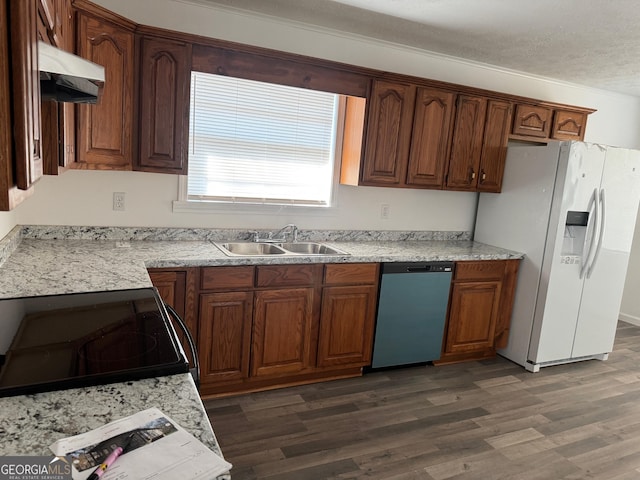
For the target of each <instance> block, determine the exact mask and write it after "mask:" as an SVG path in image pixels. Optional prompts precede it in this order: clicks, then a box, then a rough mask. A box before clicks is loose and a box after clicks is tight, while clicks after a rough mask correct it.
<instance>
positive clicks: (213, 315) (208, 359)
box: [198, 292, 253, 384]
mask: <svg viewBox="0 0 640 480" xmlns="http://www.w3.org/2000/svg"><path fill="white" fill-rule="evenodd" d="M252 319H253V292H221V293H205V294H202V295H200V334H199V335H198V355H199V357H200V377H201V381H202V383H203V384H206V383H212V382H217V381H225V380H242V379H243V378H247V377H248V376H249V353H250V344H251V324H252Z"/></svg>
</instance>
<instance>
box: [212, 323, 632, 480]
mask: <svg viewBox="0 0 640 480" xmlns="http://www.w3.org/2000/svg"><path fill="white" fill-rule="evenodd" d="M204 403H205V407H206V408H207V412H208V414H209V417H210V419H211V422H212V424H213V426H214V430H215V432H216V435H217V437H218V441H219V442H220V444H221V446H222V451H223V452H224V454H225V457H226V458H227V460H229V461H230V462H231V463H232V464H233V465H234V467H233V469H232V471H231V473H232V479H233V480H242V479H278V480H294V479H295V480H314V479H322V480H324V479H365V478H366V479H386V480H409V479H431V480H444V479H451V480H458V479H459V480H467V479H481V480H498V479H504V480H534V479H536V480H537V479H539V480H578V479H603V480H605V479H606V480H628V479H640V328H639V327H635V326H633V325H630V324H627V323H624V322H620V324H619V326H618V332H617V337H616V345H615V348H614V352H612V354H611V355H610V356H609V360H607V361H605V362H600V361H597V360H592V361H587V362H581V363H576V364H571V365H563V366H556V367H547V368H543V369H542V370H541V372H540V373H535V374H532V373H528V372H526V371H525V370H524V369H523V368H522V367H519V366H517V365H515V364H513V363H511V362H509V361H507V360H505V359H503V358H500V357H499V358H496V359H492V360H486V361H482V362H471V363H465V364H459V365H449V366H439V367H432V366H427V367H412V368H404V369H398V370H391V371H384V372H375V373H369V374H366V375H364V376H363V377H361V378H355V379H349V380H337V381H333V382H327V383H320V384H315V385H308V386H301V387H293V388H286V389H281V390H274V391H271V392H262V393H256V394H249V395H242V396H237V397H231V398H224V399H214V400H206V401H205V402H204Z"/></svg>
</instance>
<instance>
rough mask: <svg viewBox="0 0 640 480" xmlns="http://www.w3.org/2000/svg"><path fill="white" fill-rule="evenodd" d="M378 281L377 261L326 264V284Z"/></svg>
mask: <svg viewBox="0 0 640 480" xmlns="http://www.w3.org/2000/svg"><path fill="white" fill-rule="evenodd" d="M377 281H378V264H377V263H360V264H358V263H349V264H332V265H326V266H325V269H324V283H325V285H341V284H347V283H376V282H377Z"/></svg>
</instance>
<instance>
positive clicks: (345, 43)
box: [0, 0, 640, 318]
mask: <svg viewBox="0 0 640 480" xmlns="http://www.w3.org/2000/svg"><path fill="white" fill-rule="evenodd" d="M94 1H95V2H96V3H98V4H101V5H103V6H105V7H106V8H109V9H110V10H113V11H116V12H118V13H121V14H122V15H124V16H126V17H129V18H131V19H132V20H134V21H137V22H139V23H142V24H146V25H154V26H158V27H163V28H168V29H173V30H182V31H185V32H189V33H194V34H199V35H205V36H211V37H216V38H221V39H224V40H230V41H236V42H240V43H246V44H252V45H259V46H264V47H267V48H273V49H277V50H285V51H290V52H293V53H299V54H304V55H309V56H315V57H319V58H326V59H330V60H335V61H339V62H345V63H351V64H356V65H361V66H365V67H371V68H377V69H381V70H387V71H394V72H399V73H406V74H412V75H417V76H423V77H427V78H432V79H436V80H442V81H448V82H453V83H458V84H463V85H470V86H475V87H479V88H486V89H489V90H497V91H503V92H508V93H512V94H516V95H522V96H528V97H533V98H538V99H541V100H547V101H552V102H559V103H566V104H573V105H580V106H586V107H591V108H595V109H597V110H598V111H597V112H595V113H594V114H592V115H591V116H590V117H589V123H588V128H587V136H586V138H585V140H586V141H590V142H598V143H604V144H609V145H617V146H621V147H629V148H640V137H639V136H638V134H637V132H638V131H640V99H639V98H636V97H630V96H625V95H618V94H614V93H608V92H604V91H600V90H594V89H589V88H585V87H580V86H576V85H570V84H566V83H563V82H557V81H554V80H550V79H544V78H537V77H534V76H529V75H526V74H522V73H518V72H510V71H505V70H501V69H498V68H493V67H489V66H486V65H481V64H475V63H472V62H466V61H460V60H457V59H452V58H447V57H443V56H440V55H435V54H431V53H429V52H424V51H420V50H416V49H412V48H406V47H402V46H398V45H393V44H389V43H384V42H380V41H376V40H373V39H368V38H363V37H358V36H352V35H346V34H342V33H339V32H334V31H330V30H327V29H321V28H316V27H310V26H307V25H302V24H297V23H293V22H285V21H281V20H279V19H275V18H271V17H264V16H255V15H249V14H245V13H241V12H239V11H234V10H231V9H214V8H210V7H202V6H199V5H195V4H192V3H189V2H188V1H186V0H183V1H177V0H135V1H131V0H94ZM177 182H178V181H177V178H176V177H172V176H169V175H155V174H144V173H131V172H84V171H72V172H68V173H65V174H64V175H62V176H61V177H54V178H45V179H43V180H42V181H40V182H39V183H38V184H37V185H36V193H35V195H34V197H33V198H31V199H29V200H28V201H27V202H26V203H25V204H23V205H21V206H20V207H18V209H17V210H16V217H15V218H12V217H6V216H5V214H0V233H1V232H2V230H3V229H8V228H9V225H11V224H12V223H15V222H17V223H20V224H30V223H35V224H69V225H118V226H120V225H121V226H176V227H178V226H182V227H188V226H201V227H239V228H243V227H246V228H250V227H253V228H258V227H265V228H267V227H275V226H279V225H281V224H284V223H288V222H291V221H293V222H295V223H297V224H298V225H299V226H300V227H302V228H336V229H340V228H353V229H361V228H362V229H393V230H401V229H424V230H471V229H472V227H473V221H474V212H475V205H476V200H477V196H476V195H475V194H470V193H459V192H437V191H421V190H400V189H383V188H369V187H340V189H339V192H338V196H339V208H338V210H337V211H336V212H334V213H331V214H329V215H322V216H319V215H315V216H310V215H306V214H305V215H297V216H291V215H275V216H274V215H259V214H252V215H236V214H215V215H204V214H185V213H172V210H171V202H172V200H174V199H175V198H176V194H177ZM114 191H123V192H126V195H127V198H126V202H127V211H125V212H113V211H112V209H111V195H112V192H114ZM381 203H387V204H389V205H390V206H391V215H390V219H389V220H381V219H380V218H379V212H380V204H381ZM639 230H640V229H639ZM634 245H635V249H634V252H633V256H632V264H631V266H630V272H629V276H628V283H627V294H626V295H625V301H624V307H625V308H626V309H628V311H629V312H634V314H635V315H637V316H638V317H639V318H640V297H638V296H637V295H634V294H633V293H631V292H637V291H638V288H640V252H639V251H638V250H640V240H637V241H636V242H635V243H634ZM636 272H637V273H636ZM634 297H635V298H634Z"/></svg>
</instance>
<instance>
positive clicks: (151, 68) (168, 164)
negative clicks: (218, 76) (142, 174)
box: [135, 37, 191, 175]
mask: <svg viewBox="0 0 640 480" xmlns="http://www.w3.org/2000/svg"><path fill="white" fill-rule="evenodd" d="M139 79H140V86H139V89H138V92H139V97H140V119H139V133H140V156H139V158H138V159H136V162H135V169H136V170H144V171H152V172H160V173H176V174H182V175H186V174H187V155H188V140H189V87H190V81H191V45H189V44H186V43H182V42H176V41H171V40H163V39H159V38H156V37H142V38H141V39H140V71H139Z"/></svg>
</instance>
